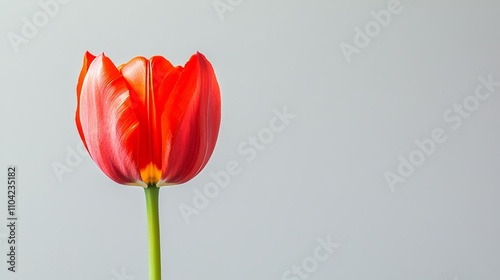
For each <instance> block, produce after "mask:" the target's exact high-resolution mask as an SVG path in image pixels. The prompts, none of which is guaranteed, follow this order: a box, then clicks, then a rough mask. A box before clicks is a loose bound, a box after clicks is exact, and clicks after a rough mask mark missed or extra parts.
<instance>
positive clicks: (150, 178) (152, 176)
mask: <svg viewBox="0 0 500 280" xmlns="http://www.w3.org/2000/svg"><path fill="white" fill-rule="evenodd" d="M141 178H142V181H143V182H144V183H146V184H150V183H153V184H156V183H158V181H160V178H161V169H158V167H156V165H154V164H153V163H149V164H148V165H147V166H146V167H145V168H143V169H141Z"/></svg>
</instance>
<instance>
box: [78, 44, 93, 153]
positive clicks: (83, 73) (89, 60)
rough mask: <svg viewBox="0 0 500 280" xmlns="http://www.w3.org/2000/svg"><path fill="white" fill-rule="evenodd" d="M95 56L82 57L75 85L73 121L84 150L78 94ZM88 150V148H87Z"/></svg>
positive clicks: (86, 54)
mask: <svg viewBox="0 0 500 280" xmlns="http://www.w3.org/2000/svg"><path fill="white" fill-rule="evenodd" d="M94 59H95V56H94V55H93V54H91V53H89V52H86V53H85V56H84V57H83V66H82V70H81V71H80V76H79V77H78V84H77V85H76V102H77V104H76V116H75V121H76V128H77V129H78V134H80V138H81V139H82V142H83V144H84V145H85V148H87V143H86V142H85V137H84V135H83V132H82V125H81V124H80V94H81V91H82V85H83V80H84V79H85V76H86V75H87V71H88V69H89V66H90V64H91V63H92V61H94ZM87 150H88V148H87Z"/></svg>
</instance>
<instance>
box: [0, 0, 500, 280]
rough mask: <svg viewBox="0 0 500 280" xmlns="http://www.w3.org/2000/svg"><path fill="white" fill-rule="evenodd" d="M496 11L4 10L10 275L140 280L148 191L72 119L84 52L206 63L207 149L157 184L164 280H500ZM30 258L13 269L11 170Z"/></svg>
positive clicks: (2, 233)
mask: <svg viewBox="0 0 500 280" xmlns="http://www.w3.org/2000/svg"><path fill="white" fill-rule="evenodd" d="M499 11H500V2H499V1H493V0H491V1H488V0H482V1H465V0H462V1H451V0H444V1H430V0H427V1H425V0H413V1H410V0H401V1H397V0H377V1H351V0H342V1H328V0H311V1H298V0H290V1H285V0H273V1H263V0H254V1H249V0H188V1H186V0H165V1H152V0H147V1H97V0H86V1H80V0H64V1H63V0H60V1H56V0H40V1H38V0H29V1H28V0H23V1H3V2H2V8H1V9H0V23H1V24H0V35H1V36H2V38H3V39H2V40H0V50H1V52H0V61H1V62H0V94H1V99H0V109H1V111H0V112H1V115H0V135H1V138H0V167H1V169H0V170H1V171H0V182H2V186H3V187H2V188H0V189H1V191H0V253H1V255H0V260H1V262H0V279H2V280H4V279H5V280H33V279H51V280H63V279H72V280H86V279H92V280H100V279H101V280H145V279H148V267H147V235H146V233H147V232H146V231H147V227H146V209H145V199H144V192H143V190H142V189H140V188H138V187H125V186H120V185H117V184H115V183H114V182H112V181H111V180H110V179H108V178H107V177H106V176H105V175H104V174H103V173H102V172H101V171H100V170H99V168H98V167H97V166H96V165H95V164H94V162H93V161H92V160H91V159H90V157H89V156H88V155H86V153H84V152H82V149H81V148H82V147H81V141H80V140H79V136H78V133H77V130H76V127H75V123H74V113H75V106H76V93H75V87H76V82H77V79H78V74H79V71H80V69H81V64H82V61H83V55H84V53H85V51H87V50H88V51H90V52H92V53H94V54H100V53H102V52H104V53H105V54H106V55H107V56H108V57H110V58H111V59H112V60H113V62H115V63H116V64H117V65H118V64H121V63H125V62H127V61H128V60H130V59H131V58H132V57H135V56H138V55H142V56H145V57H148V58H149V57H151V56H153V55H162V56H165V57H166V58H168V59H169V60H170V61H171V62H172V63H173V64H174V65H184V63H185V62H186V61H187V60H188V59H189V57H190V56H191V55H192V54H193V53H195V52H196V51H200V52H202V53H203V54H205V55H206V57H207V58H208V59H209V60H210V61H211V62H212V64H213V66H214V68H215V71H216V74H217V77H218V80H219V83H220V88H221V95H222V108H223V110H222V111H223V112H222V124H221V130H220V135H219V140H218V143H217V146H216V149H215V151H214V154H213V156H212V158H211V160H210V162H209V163H208V165H207V166H206V168H205V169H204V170H203V171H202V172H201V173H200V174H199V175H198V176H197V177H196V178H195V179H193V180H192V181H190V182H188V183H186V184H184V185H181V186H177V187H168V188H163V189H162V190H161V197H160V208H161V209H160V219H161V238H162V256H163V275H164V279H166V280H170V279H171V280H173V279H178V280H195V279H196V280H198V279H211V280H212V279H213V280H215V279H217V280H225V279H227V280H229V279H241V280H250V279H265V280H272V279H275V280H306V279H310V280H316V279H317V280H326V279H342V280H361V279H376V280H403V279H405V280H423V279H425V280H469V279H474V280H487V279H498V278H499V277H500V241H499V237H500V219H499V216H500V186H499V185H500V175H499V174H500V172H499V171H500V109H499V108H500V96H499V95H500V31H499V28H498V27H499V26H500V16H499ZM11 164H14V165H17V166H18V179H19V182H18V193H17V199H18V201H17V203H18V209H17V215H18V218H19V220H18V236H17V238H18V252H17V254H18V256H17V257H18V263H17V272H16V273H12V272H9V271H7V263H6V260H7V256H6V254H7V248H8V244H7V237H8V232H7V227H6V224H7V220H6V219H7V185H6V182H7V166H8V165H11Z"/></svg>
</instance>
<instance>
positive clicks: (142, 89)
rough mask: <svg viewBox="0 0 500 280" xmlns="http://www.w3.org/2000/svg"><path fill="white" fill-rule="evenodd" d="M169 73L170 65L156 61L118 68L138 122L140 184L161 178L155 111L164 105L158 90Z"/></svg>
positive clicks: (138, 59)
mask: <svg viewBox="0 0 500 280" xmlns="http://www.w3.org/2000/svg"><path fill="white" fill-rule="evenodd" d="M172 69H174V67H173V66H172V64H170V62H168V61H167V60H165V59H160V58H158V57H156V58H153V59H152V60H151V61H149V60H147V59H146V58H144V57H136V58H134V59H132V60H131V61H129V62H128V63H126V64H124V65H123V66H121V67H120V71H121V73H122V75H123V77H124V78H125V80H126V82H127V86H128V89H129V91H130V100H131V102H132V107H133V108H134V112H135V114H136V116H137V118H138V120H139V149H138V155H137V160H138V166H139V169H140V172H141V177H142V180H143V181H144V182H146V183H156V182H158V181H159V180H160V178H161V167H162V152H161V151H162V146H163V145H162V143H163V142H162V139H161V120H160V118H159V111H158V109H160V110H163V107H162V106H160V105H159V103H162V104H163V105H164V104H165V101H164V99H165V98H164V97H160V92H159V91H158V87H159V84H160V83H161V81H162V80H163V79H165V78H167V77H168V73H169V72H170V71H172ZM157 108H158V109H157ZM160 112H161V111H160Z"/></svg>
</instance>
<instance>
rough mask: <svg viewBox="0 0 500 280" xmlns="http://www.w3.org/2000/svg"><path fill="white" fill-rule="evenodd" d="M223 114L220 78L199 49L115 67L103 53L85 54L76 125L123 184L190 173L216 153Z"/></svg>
mask: <svg viewBox="0 0 500 280" xmlns="http://www.w3.org/2000/svg"><path fill="white" fill-rule="evenodd" d="M220 118H221V104H220V92H219V85H218V83H217V79H216V76H215V73H214V69H213V68H212V65H211V64H210V62H209V61H208V60H207V59H206V58H205V56H204V55H203V54H201V53H196V54H194V55H193V56H191V58H190V59H189V61H188V62H187V63H186V65H185V66H184V67H182V66H176V67H174V66H173V65H172V64H171V63H170V62H169V61H168V60H167V59H165V58H163V57H161V56H153V57H152V58H150V59H146V58H144V57H135V58H133V59H132V60H130V61H129V62H128V63H125V64H122V65H120V66H118V67H116V66H115V64H113V62H112V61H111V60H110V59H109V58H108V57H106V56H105V55H104V54H101V55H99V56H94V55H92V54H90V53H89V52H87V53H86V54H85V56H84V60H83V67H82V70H81V72H80V77H79V79H78V84H77V109H76V126H77V129H78V132H79V134H80V137H81V139H82V141H83V143H84V144H85V147H86V148H87V151H88V152H89V154H90V156H91V157H92V159H93V160H94V162H95V163H96V164H97V165H98V166H99V168H100V169H101V170H102V171H103V172H104V173H105V174H106V175H107V176H108V177H109V178H111V179H112V180H113V181H115V182H117V183H119V184H125V185H137V186H142V187H145V188H146V187H148V186H158V187H159V186H166V185H174V184H181V183H185V182H187V181H189V180H190V179H192V178H193V177H194V176H196V175H197V174H198V173H199V172H200V171H201V170H202V169H203V167H204V166H205V165H206V164H207V162H208V160H209V159H210V156H211V155H212V152H213V150H214V148H215V143H216V141H217V136H218V133H219V126H220Z"/></svg>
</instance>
